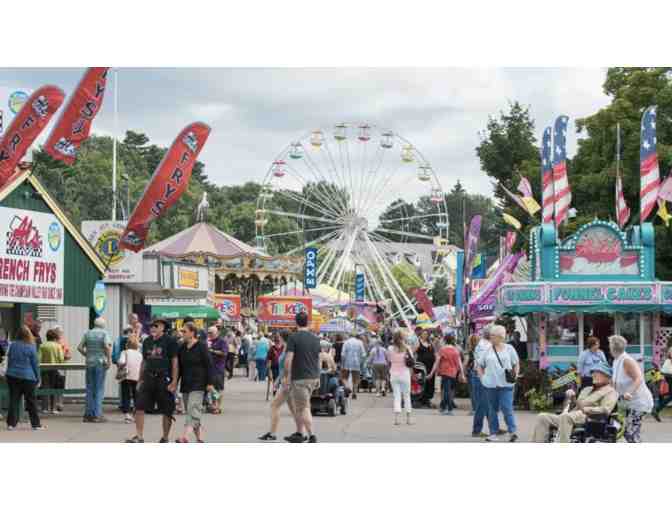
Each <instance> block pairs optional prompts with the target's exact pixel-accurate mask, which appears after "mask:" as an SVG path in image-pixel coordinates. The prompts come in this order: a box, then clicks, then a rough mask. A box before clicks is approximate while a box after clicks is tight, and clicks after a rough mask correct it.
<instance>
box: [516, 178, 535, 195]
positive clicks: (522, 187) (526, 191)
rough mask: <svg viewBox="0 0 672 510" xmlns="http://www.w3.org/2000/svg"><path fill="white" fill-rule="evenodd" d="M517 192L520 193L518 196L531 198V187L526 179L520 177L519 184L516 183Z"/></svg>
mask: <svg viewBox="0 0 672 510" xmlns="http://www.w3.org/2000/svg"><path fill="white" fill-rule="evenodd" d="M518 191H520V194H521V195H523V197H526V198H527V197H531V196H532V186H531V185H530V181H528V180H527V177H522V178H521V179H520V182H519V183H518Z"/></svg>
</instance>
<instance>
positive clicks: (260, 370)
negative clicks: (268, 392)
mask: <svg viewBox="0 0 672 510" xmlns="http://www.w3.org/2000/svg"><path fill="white" fill-rule="evenodd" d="M255 361H256V365H257V375H258V378H259V380H260V381H265V380H266V359H258V360H255Z"/></svg>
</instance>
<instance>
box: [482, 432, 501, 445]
mask: <svg viewBox="0 0 672 510" xmlns="http://www.w3.org/2000/svg"><path fill="white" fill-rule="evenodd" d="M485 440H486V441H487V442H488V443H496V442H497V441H499V438H498V437H497V435H495V434H492V435H489V436H488V437H486V438H485Z"/></svg>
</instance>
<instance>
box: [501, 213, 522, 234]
mask: <svg viewBox="0 0 672 510" xmlns="http://www.w3.org/2000/svg"><path fill="white" fill-rule="evenodd" d="M502 218H503V219H504V221H505V222H507V223H508V224H509V225H511V226H512V227H513V228H515V229H516V230H520V229H521V228H522V225H521V224H520V222H519V221H518V220H517V219H516V218H514V217H513V216H511V215H510V214H506V213H502Z"/></svg>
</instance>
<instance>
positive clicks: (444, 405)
mask: <svg viewBox="0 0 672 510" xmlns="http://www.w3.org/2000/svg"><path fill="white" fill-rule="evenodd" d="M456 384H457V379H456V378H455V377H448V376H446V375H442V376H441V394H442V396H441V406H440V407H441V410H442V411H452V410H453V409H455V407H457V406H456V405H455V402H454V401H453V393H454V392H455V386H456Z"/></svg>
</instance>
